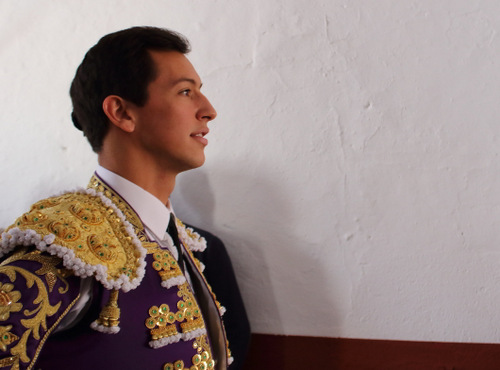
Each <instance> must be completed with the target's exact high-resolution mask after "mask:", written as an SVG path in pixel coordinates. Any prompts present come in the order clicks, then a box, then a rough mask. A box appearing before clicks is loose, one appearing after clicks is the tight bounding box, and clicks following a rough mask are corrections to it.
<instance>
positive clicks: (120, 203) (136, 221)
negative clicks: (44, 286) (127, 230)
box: [87, 175, 149, 242]
mask: <svg viewBox="0 0 500 370" xmlns="http://www.w3.org/2000/svg"><path fill="white" fill-rule="evenodd" d="M87 187H88V188H90V189H94V190H96V191H98V192H100V193H103V194H104V196H105V197H106V198H109V199H110V200H111V201H112V202H113V203H114V205H115V206H116V207H117V208H118V209H119V210H120V211H122V213H123V214H124V215H125V218H126V219H127V221H128V222H130V223H131V224H132V226H133V227H134V229H135V231H136V234H137V237H138V238H139V240H140V241H141V242H145V241H148V240H149V239H148V237H147V236H146V232H145V231H144V225H143V224H142V222H141V219H140V218H139V216H137V214H136V213H135V212H134V211H133V210H132V208H131V207H130V206H129V205H128V203H127V202H125V201H124V200H123V199H122V198H121V197H120V196H119V195H118V194H117V193H115V192H114V191H113V189H111V188H110V187H108V186H107V185H106V184H104V183H103V182H101V180H99V179H98V178H97V177H96V176H95V175H94V176H92V178H91V179H90V182H89V184H88V185H87Z"/></svg>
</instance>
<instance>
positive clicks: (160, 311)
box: [146, 304, 179, 340]
mask: <svg viewBox="0 0 500 370" xmlns="http://www.w3.org/2000/svg"><path fill="white" fill-rule="evenodd" d="M149 315H150V316H149V317H148V319H147V320H146V327H147V328H148V329H150V332H151V338H152V339H153V340H157V339H162V338H166V337H171V336H174V335H177V334H179V332H178V331H177V327H176V326H175V324H174V323H175V321H176V316H175V314H174V313H173V312H170V308H169V307H168V305H166V304H162V305H161V306H160V307H157V306H153V307H151V308H150V309H149Z"/></svg>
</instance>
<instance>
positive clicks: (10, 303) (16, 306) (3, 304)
mask: <svg viewBox="0 0 500 370" xmlns="http://www.w3.org/2000/svg"><path fill="white" fill-rule="evenodd" d="M12 289H14V285H12V284H9V283H6V284H2V283H0V321H5V320H7V319H8V318H9V317H10V313H11V312H19V311H21V308H23V305H22V304H21V303H18V302H17V301H19V299H20V298H21V293H20V292H19V291H17V290H14V291H12Z"/></svg>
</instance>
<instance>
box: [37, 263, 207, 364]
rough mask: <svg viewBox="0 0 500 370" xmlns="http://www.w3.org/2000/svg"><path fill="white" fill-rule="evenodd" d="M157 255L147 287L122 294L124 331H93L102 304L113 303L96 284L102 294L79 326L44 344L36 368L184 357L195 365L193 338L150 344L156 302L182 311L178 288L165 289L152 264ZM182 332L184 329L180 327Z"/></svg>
mask: <svg viewBox="0 0 500 370" xmlns="http://www.w3.org/2000/svg"><path fill="white" fill-rule="evenodd" d="M151 261H152V256H151V255H148V256H147V258H146V262H147V268H146V275H145V277H144V280H143V282H142V283H141V285H140V286H139V287H138V288H137V289H134V290H132V291H130V292H128V293H123V292H120V294H119V299H118V304H119V307H120V309H121V317H120V328H121V330H120V332H119V333H118V334H104V333H100V332H97V331H95V330H93V329H91V328H90V327H89V326H90V323H91V322H92V321H93V320H95V319H96V318H97V317H98V315H99V311H100V308H101V307H102V306H103V305H104V304H105V303H106V302H107V299H108V296H109V292H108V291H105V290H104V289H103V288H102V287H101V286H100V285H98V284H95V287H94V288H95V289H94V297H98V299H96V300H95V301H94V302H93V303H92V307H91V309H90V310H89V312H88V313H87V314H86V315H85V318H84V320H82V321H81V322H80V323H79V324H78V325H77V327H74V328H72V329H70V330H67V331H65V332H63V333H58V334H56V335H54V336H52V337H51V338H50V339H49V340H48V341H47V343H46V345H45V346H44V349H43V351H42V353H41V355H40V359H39V361H38V363H37V366H36V368H37V369H38V368H41V369H43V370H49V369H55V370H57V369H68V368H70V369H72V370H80V369H81V370H83V369H85V370H87V369H92V368H94V369H120V370H124V369H131V370H132V369H134V370H137V369H158V370H161V369H163V365H164V364H165V363H168V362H171V363H174V362H175V361H178V360H183V361H184V365H185V366H186V367H187V368H188V369H189V368H190V367H191V366H192V358H193V356H194V355H195V354H196V353H197V352H196V350H195V349H194V348H193V342H194V339H193V340H190V341H186V342H185V341H182V340H181V341H180V342H178V343H173V344H169V345H167V346H165V347H161V348H158V349H153V348H151V347H150V346H149V344H148V342H149V341H150V330H149V329H148V328H146V326H145V322H146V319H147V318H148V317H149V314H148V310H149V308H150V307H151V306H158V307H159V306H160V305H161V304H163V303H166V304H168V305H169V307H170V308H171V311H174V310H177V308H176V304H177V302H178V301H179V296H178V295H177V292H178V289H177V287H173V288H170V289H165V288H163V287H162V286H161V285H160V284H161V280H160V277H159V275H158V273H157V272H156V271H155V270H154V269H153V268H152V267H151ZM179 332H180V328H179Z"/></svg>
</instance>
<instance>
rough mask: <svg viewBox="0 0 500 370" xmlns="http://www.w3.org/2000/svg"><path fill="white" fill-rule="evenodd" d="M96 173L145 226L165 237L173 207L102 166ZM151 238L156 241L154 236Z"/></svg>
mask: <svg viewBox="0 0 500 370" xmlns="http://www.w3.org/2000/svg"><path fill="white" fill-rule="evenodd" d="M95 172H96V174H97V175H98V176H99V177H100V178H101V179H102V180H103V181H104V182H105V183H106V184H108V186H110V187H111V188H112V189H113V190H114V191H115V192H117V193H118V194H119V195H120V197H122V198H123V199H124V200H125V201H126V202H127V203H128V204H129V205H130V206H131V207H132V209H133V210H134V211H135V213H137V215H138V216H139V218H140V219H141V221H142V223H143V224H144V225H145V226H147V227H148V228H149V229H151V231H152V232H153V233H154V234H156V235H158V237H160V238H163V237H164V236H165V233H166V230H167V226H168V222H169V220H170V214H171V213H174V212H173V210H172V207H170V208H169V206H168V205H165V204H163V203H162V202H161V200H159V199H158V198H156V197H155V196H154V195H153V194H151V193H149V192H147V191H146V190H144V189H143V188H141V187H140V186H138V185H136V184H134V183H133V182H131V181H129V180H127V179H126V178H124V177H121V176H120V175H117V174H116V173H114V172H111V171H109V170H107V169H106V168H104V167H102V166H98V167H97V169H96V171H95ZM169 203H170V202H169ZM149 236H150V237H152V238H153V239H154V235H149Z"/></svg>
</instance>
